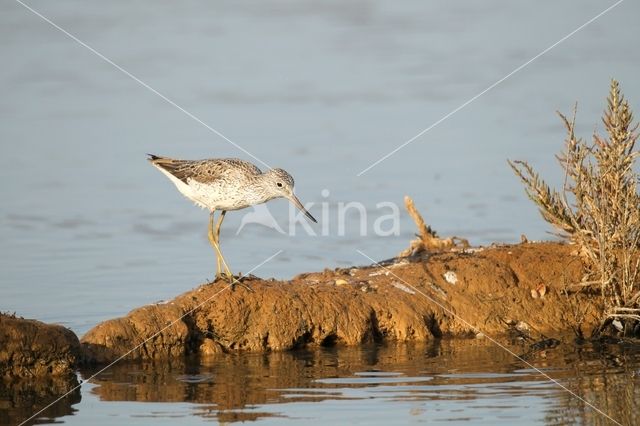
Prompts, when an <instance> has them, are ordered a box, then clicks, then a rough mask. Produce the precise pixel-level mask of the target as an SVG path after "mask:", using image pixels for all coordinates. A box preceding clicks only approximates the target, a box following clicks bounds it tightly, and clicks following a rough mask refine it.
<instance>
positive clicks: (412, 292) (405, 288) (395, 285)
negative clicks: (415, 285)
mask: <svg viewBox="0 0 640 426" xmlns="http://www.w3.org/2000/svg"><path fill="white" fill-rule="evenodd" d="M391 285H392V286H394V287H395V288H397V289H399V290H402V291H404V292H405V293H409V294H416V292H415V291H413V290H411V289H410V288H409V287H407V286H406V285H404V284H401V283H399V282H397V281H394V282H392V283H391Z"/></svg>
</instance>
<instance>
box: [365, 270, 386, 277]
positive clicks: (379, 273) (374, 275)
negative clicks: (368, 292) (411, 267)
mask: <svg viewBox="0 0 640 426" xmlns="http://www.w3.org/2000/svg"><path fill="white" fill-rule="evenodd" d="M380 275H386V276H389V271H385V270H380V271H376V272H372V273H370V274H369V276H370V277H377V276H380Z"/></svg>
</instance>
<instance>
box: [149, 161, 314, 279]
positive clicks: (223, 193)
mask: <svg viewBox="0 0 640 426" xmlns="http://www.w3.org/2000/svg"><path fill="white" fill-rule="evenodd" d="M148 160H149V162H151V164H153V166H154V167H156V168H157V169H158V170H160V171H161V172H162V173H164V174H165V175H166V176H167V177H168V178H169V179H170V180H171V181H172V182H173V183H174V185H175V186H176V187H177V188H178V190H179V191H180V192H181V193H182V194H183V195H184V196H185V197H187V198H188V199H190V200H192V201H193V202H194V203H196V204H197V205H199V206H200V207H203V208H206V209H208V210H209V212H210V214H209V233H208V236H209V242H210V243H211V246H212V247H213V248H214V250H215V251H216V259H217V272H216V277H220V276H221V275H223V274H222V272H221V271H222V267H224V275H226V276H227V277H228V278H229V279H230V280H231V284H232V286H233V284H234V283H235V282H236V281H237V280H235V279H234V277H233V274H232V273H231V270H230V269H229V267H228V266H227V263H226V261H225V260H224V257H223V256H222V251H221V250H220V227H221V226H222V221H223V220H224V216H225V214H226V212H227V211H228V210H239V209H244V208H246V207H249V206H252V205H255V204H261V203H264V202H267V201H269V200H272V199H274V198H280V197H282V198H286V199H288V200H289V201H291V202H292V203H293V204H294V205H295V206H296V207H298V209H300V210H301V211H302V212H304V214H305V215H306V216H307V217H308V218H309V219H311V220H312V221H314V222H316V220H315V219H314V218H313V216H311V214H310V213H309V212H308V211H307V210H306V209H305V208H304V206H303V205H302V203H301V202H300V200H298V197H296V196H295V194H294V193H293V186H294V181H293V177H291V175H290V174H289V173H287V172H286V171H284V170H282V169H271V170H268V171H266V172H264V173H263V172H262V171H260V169H259V168H257V167H256V166H254V165H253V164H251V163H249V162H247V161H243V160H239V159H237V158H213V159H209V160H175V159H173V158H167V157H159V156H157V155H152V154H149V158H148ZM216 210H221V214H220V217H219V219H218V222H217V224H216V226H215V229H214V224H213V222H214V215H215V212H216Z"/></svg>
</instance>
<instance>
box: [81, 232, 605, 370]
mask: <svg viewBox="0 0 640 426" xmlns="http://www.w3.org/2000/svg"><path fill="white" fill-rule="evenodd" d="M581 276H582V264H581V262H580V259H579V258H578V257H576V256H574V255H573V254H572V247H571V246H566V245H562V244H556V243H537V244H520V245H517V246H502V247H494V248H487V249H482V250H474V251H470V252H464V253H442V254H437V255H431V256H428V257H423V258H420V259H414V260H413V261H411V260H407V259H404V260H401V261H398V262H390V263H388V264H385V265H384V266H372V267H362V268H351V269H338V270H335V271H330V270H325V271H324V272H322V273H309V274H302V275H299V276H297V277H295V278H294V279H293V280H290V281H275V280H261V279H257V278H247V279H246V280H245V281H244V283H245V284H246V285H248V286H250V287H251V288H253V289H254V290H255V291H254V292H249V291H247V290H246V289H243V288H242V287H238V288H236V289H235V290H234V291H231V290H229V289H228V288H227V286H226V284H225V283H223V282H217V283H213V284H205V285H202V286H200V287H198V288H196V289H194V290H191V291H189V292H186V293H184V294H182V295H180V296H178V297H176V298H175V299H174V300H172V301H170V302H167V303H162V304H154V305H148V306H144V307H141V308H138V309H135V310H133V311H132V312H130V313H129V314H128V315H127V316H126V317H123V318H117V319H113V320H109V321H106V322H103V323H101V324H99V325H98V326H96V327H95V328H93V329H92V330H90V331H89V332H88V333H87V334H86V335H85V336H84V337H83V338H82V343H83V345H84V348H85V351H86V355H87V357H88V358H89V359H93V360H95V361H97V362H106V361H109V360H113V359H114V358H116V357H118V356H122V355H125V354H126V356H127V358H130V359H154V358H164V357H175V356H181V355H184V354H190V353H199V354H201V355H208V354H212V353H216V352H229V351H238V350H251V351H269V350H286V349H292V348H296V347H300V346H305V345H334V344H345V345H355V344H360V343H363V342H368V341H386V340H389V341H426V340H430V339H433V338H437V337H441V336H457V337H460V336H475V335H476V334H477V333H478V332H479V331H481V332H482V333H485V334H492V335H495V334H504V333H505V332H507V330H508V329H509V328H510V327H513V326H514V325H516V324H517V325H518V328H519V329H521V330H525V331H527V330H528V331H531V330H536V331H538V332H542V333H545V334H549V335H553V334H554V333H555V332H566V331H567V330H568V329H569V324H568V322H567V318H566V304H565V301H564V299H563V298H564V296H562V295H561V294H560V290H561V289H562V288H564V286H565V285H566V284H569V283H574V282H577V281H579V280H580V278H581ZM540 288H544V294H543V297H540V295H539V294H534V295H535V296H536V297H533V296H534V295H532V290H536V289H540ZM581 303H582V304H583V305H584V306H586V307H587V308H588V313H587V324H586V325H590V324H593V323H595V313H596V309H595V306H594V305H593V303H592V302H590V301H589V300H587V299H585V300H583V301H581ZM181 317H182V318H181ZM159 330H162V331H161V332H160V333H159V334H157V335H155V334H156V333H157V332H158V331H159ZM147 339H149V340H148V341H146V340H147ZM138 346H139V347H138ZM134 348H136V349H134ZM129 351H131V352H130V353H129Z"/></svg>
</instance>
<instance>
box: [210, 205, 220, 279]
mask: <svg viewBox="0 0 640 426" xmlns="http://www.w3.org/2000/svg"><path fill="white" fill-rule="evenodd" d="M214 213H215V210H213V211H212V212H211V214H209V232H208V237H209V243H210V244H211V247H213V250H214V251H215V253H216V278H215V279H216V280H217V279H218V278H220V277H221V275H222V274H221V273H220V269H221V268H220V266H221V265H220V255H219V254H218V253H220V250H219V248H218V244H217V242H216V237H215V234H214V232H213V218H214Z"/></svg>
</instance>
